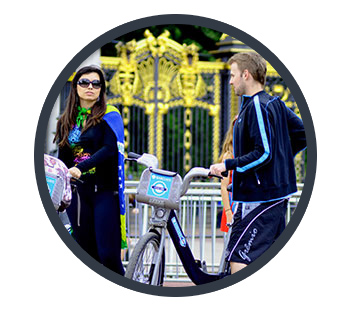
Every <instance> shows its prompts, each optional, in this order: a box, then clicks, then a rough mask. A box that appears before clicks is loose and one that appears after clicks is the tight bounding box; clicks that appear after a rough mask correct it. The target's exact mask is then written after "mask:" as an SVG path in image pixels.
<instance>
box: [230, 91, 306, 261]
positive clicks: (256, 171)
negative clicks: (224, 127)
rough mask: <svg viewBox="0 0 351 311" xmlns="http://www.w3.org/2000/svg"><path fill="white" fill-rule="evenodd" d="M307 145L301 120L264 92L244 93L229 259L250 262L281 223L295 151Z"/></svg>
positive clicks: (292, 188)
mask: <svg viewBox="0 0 351 311" xmlns="http://www.w3.org/2000/svg"><path fill="white" fill-rule="evenodd" d="M304 148H306V137H305V130H304V126H303V123H302V120H301V119H300V118H299V117H298V116H297V115H296V114H295V113H294V112H293V111H292V110H291V109H289V108H288V107H287V106H286V105H285V103H283V102H282V101H281V100H280V99H279V98H278V97H272V96H270V95H269V94H267V93H266V92H264V91H261V92H259V93H257V94H255V95H254V96H243V97H242V104H241V107H240V112H239V116H238V120H237V122H235V125H234V129H233V149H234V159H228V160H225V165H226V169H227V170H233V201H236V202H239V203H240V204H239V206H238V209H237V213H236V215H234V225H233V229H232V235H231V239H230V243H229V246H228V250H227V251H228V257H227V259H228V260H229V261H233V262H239V263H245V264H249V263H250V262H252V261H253V260H255V259H256V258H257V257H259V256H260V255H261V254H262V253H263V252H264V251H266V250H267V249H268V248H269V247H270V246H271V245H272V244H273V242H274V241H275V240H276V239H277V238H278V237H279V235H280V234H281V232H282V231H283V230H284V228H285V213H286V206H287V198H288V197H289V196H290V195H291V194H293V193H295V192H296V191H297V187H296V174H295V165H294V156H295V155H296V154H297V153H298V152H299V151H301V150H302V149H304Z"/></svg>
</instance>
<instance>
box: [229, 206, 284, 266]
mask: <svg viewBox="0 0 351 311" xmlns="http://www.w3.org/2000/svg"><path fill="white" fill-rule="evenodd" d="M287 203H288V200H287V199H282V200H278V201H273V202H265V203H262V204H260V205H259V206H257V207H256V208H255V209H253V210H252V211H251V212H249V213H248V214H247V215H245V217H242V215H243V213H242V204H241V203H240V204H239V206H238V207H237V211H236V213H235V215H234V223H233V227H232V233H231V235H230V240H229V244H228V248H227V256H226V259H227V261H231V262H238V263H243V264H246V265H248V264H250V263H251V262H253V261H254V260H255V259H257V258H258V257H259V256H261V255H262V254H263V253H264V252H265V251H266V250H267V249H268V248H269V247H270V246H271V245H272V244H273V243H274V241H275V240H276V239H277V238H278V237H279V235H280V234H281V233H282V232H283V230H284V229H285V215H286V208H287ZM244 212H245V211H244Z"/></svg>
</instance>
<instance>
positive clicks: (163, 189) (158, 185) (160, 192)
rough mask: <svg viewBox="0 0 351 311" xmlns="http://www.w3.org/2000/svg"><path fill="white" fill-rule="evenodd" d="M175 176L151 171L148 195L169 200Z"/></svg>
mask: <svg viewBox="0 0 351 311" xmlns="http://www.w3.org/2000/svg"><path fill="white" fill-rule="evenodd" d="M172 181H173V177H170V176H164V175H159V174H155V173H151V176H150V183H149V189H148V190H147V195H148V196H152V197H156V198H162V199H166V200H168V197H169V191H170V189H171V185H172Z"/></svg>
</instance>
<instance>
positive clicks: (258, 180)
mask: <svg viewBox="0 0 351 311" xmlns="http://www.w3.org/2000/svg"><path fill="white" fill-rule="evenodd" d="M255 176H256V180H257V184H258V185H260V184H261V182H260V179H259V178H258V175H257V172H255Z"/></svg>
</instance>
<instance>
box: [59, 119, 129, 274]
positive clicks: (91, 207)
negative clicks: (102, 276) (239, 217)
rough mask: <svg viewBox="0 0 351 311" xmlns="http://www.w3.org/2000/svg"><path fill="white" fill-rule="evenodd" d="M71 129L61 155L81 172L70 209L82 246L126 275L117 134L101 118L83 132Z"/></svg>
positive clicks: (106, 264)
mask: <svg viewBox="0 0 351 311" xmlns="http://www.w3.org/2000/svg"><path fill="white" fill-rule="evenodd" d="M81 130H82V129H81V128H78V126H77V125H76V126H75V127H74V128H73V129H72V130H71V132H70V135H69V137H68V141H69V144H70V146H65V147H63V148H60V150H59V158H60V159H61V160H62V161H63V162H64V163H65V164H66V165H67V166H68V167H73V166H76V167H77V168H78V169H79V170H80V171H81V172H82V176H81V178H80V179H81V180H83V182H84V183H83V184H80V183H77V184H78V185H77V186H78V188H77V190H78V191H77V192H78V193H77V192H74V194H73V198H72V203H71V206H70V207H69V208H68V209H67V213H68V216H69V218H70V221H71V224H72V227H73V234H74V236H75V238H76V240H77V242H78V243H79V245H80V246H81V247H82V248H83V249H84V250H85V251H86V252H87V253H89V254H90V255H91V256H92V257H94V258H95V259H96V260H97V261H99V262H100V263H102V264H103V265H104V266H106V267H107V268H109V269H111V270H113V271H115V272H117V273H119V274H122V275H123V274H124V268H123V266H122V263H121V229H120V228H121V221H120V208H119V196H118V190H119V186H118V164H119V163H118V148H117V139H116V135H115V133H114V132H113V130H112V129H111V127H110V126H109V125H108V124H107V122H106V121H105V120H102V121H101V122H100V123H98V124H97V125H95V126H92V127H90V128H89V129H88V130H86V131H85V132H83V133H81Z"/></svg>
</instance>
